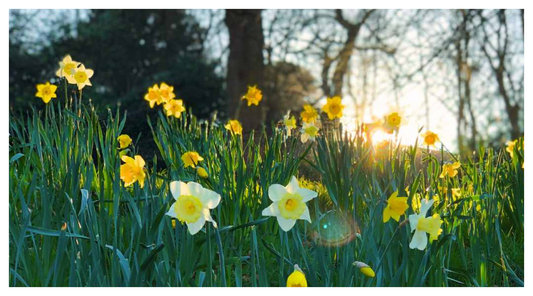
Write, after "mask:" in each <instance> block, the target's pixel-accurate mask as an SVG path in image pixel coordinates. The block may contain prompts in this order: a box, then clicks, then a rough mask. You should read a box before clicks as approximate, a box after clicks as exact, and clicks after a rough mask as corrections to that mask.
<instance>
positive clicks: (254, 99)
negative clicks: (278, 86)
mask: <svg viewBox="0 0 533 296" xmlns="http://www.w3.org/2000/svg"><path fill="white" fill-rule="evenodd" d="M262 98H263V94H262V93H261V90H260V89H258V88H257V86H255V85H254V86H248V92H247V93H246V94H245V95H244V96H243V97H242V100H246V101H248V106H251V105H256V106H259V102H260V101H261V99H262Z"/></svg>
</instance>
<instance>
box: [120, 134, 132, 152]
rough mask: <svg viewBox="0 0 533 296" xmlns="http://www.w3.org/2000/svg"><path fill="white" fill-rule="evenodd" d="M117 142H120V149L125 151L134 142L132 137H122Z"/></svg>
mask: <svg viewBox="0 0 533 296" xmlns="http://www.w3.org/2000/svg"><path fill="white" fill-rule="evenodd" d="M117 140H118V144H119V145H120V149H124V148H126V147H128V146H129V145H130V144H131V142H132V140H131V138H130V136H128V135H120V136H118V138H117Z"/></svg>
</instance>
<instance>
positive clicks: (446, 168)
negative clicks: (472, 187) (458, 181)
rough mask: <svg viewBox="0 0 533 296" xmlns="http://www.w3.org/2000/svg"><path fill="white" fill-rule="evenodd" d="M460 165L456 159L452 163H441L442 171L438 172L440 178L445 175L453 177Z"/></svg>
mask: <svg viewBox="0 0 533 296" xmlns="http://www.w3.org/2000/svg"><path fill="white" fill-rule="evenodd" d="M460 167H461V163H460V162H458V161H456V162H454V163H445V164H444V165H442V173H441V174H440V176H439V177H440V178H444V177H446V176H449V177H450V178H453V177H455V176H457V173H458V171H457V169H458V168H460Z"/></svg>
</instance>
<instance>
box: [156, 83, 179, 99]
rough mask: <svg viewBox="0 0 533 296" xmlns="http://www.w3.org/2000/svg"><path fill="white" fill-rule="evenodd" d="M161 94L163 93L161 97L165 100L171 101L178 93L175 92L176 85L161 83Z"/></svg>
mask: <svg viewBox="0 0 533 296" xmlns="http://www.w3.org/2000/svg"><path fill="white" fill-rule="evenodd" d="M159 95H161V99H162V100H163V102H169V101H170V100H172V99H174V98H175V97H176V95H175V94H174V87H173V86H169V85H168V84H166V83H164V82H163V83H161V86H160V87H159Z"/></svg>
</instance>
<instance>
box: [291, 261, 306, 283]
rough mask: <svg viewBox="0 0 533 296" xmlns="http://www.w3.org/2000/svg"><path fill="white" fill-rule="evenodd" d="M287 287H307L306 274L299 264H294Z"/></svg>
mask: <svg viewBox="0 0 533 296" xmlns="http://www.w3.org/2000/svg"><path fill="white" fill-rule="evenodd" d="M287 287H307V280H306V279H305V274H304V273H303V271H302V270H301V269H300V267H298V264H294V271H293V272H292V273H291V275H289V277H288V278H287Z"/></svg>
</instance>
